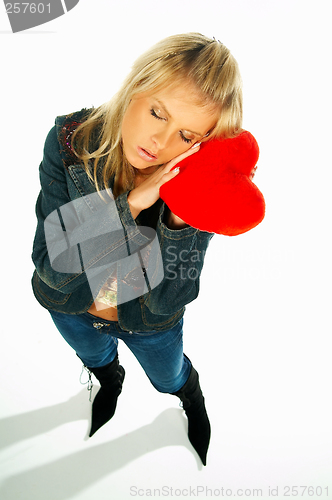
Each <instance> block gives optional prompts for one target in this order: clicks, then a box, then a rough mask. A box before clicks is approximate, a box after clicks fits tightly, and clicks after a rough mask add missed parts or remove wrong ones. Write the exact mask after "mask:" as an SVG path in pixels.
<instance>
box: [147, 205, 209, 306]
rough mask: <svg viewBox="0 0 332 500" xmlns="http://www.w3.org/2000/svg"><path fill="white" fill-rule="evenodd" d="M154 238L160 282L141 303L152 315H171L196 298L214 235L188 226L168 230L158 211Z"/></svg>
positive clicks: (162, 214)
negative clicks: (160, 266)
mask: <svg viewBox="0 0 332 500" xmlns="http://www.w3.org/2000/svg"><path fill="white" fill-rule="evenodd" d="M164 208H165V207H164ZM157 235H158V238H159V241H160V249H161V256H162V260H163V267H164V279H163V280H162V282H161V283H160V284H159V285H158V286H156V287H155V288H154V289H152V290H151V291H150V292H149V293H148V294H147V295H146V296H145V301H144V303H145V305H146V306H147V307H148V309H149V310H150V311H151V312H152V313H153V314H171V313H175V312H177V311H179V310H180V309H182V308H183V307H184V306H185V305H186V304H189V302H192V301H193V300H195V299H196V298H197V296H198V292H199V282H200V275H201V271H202V268H203V264H204V257H205V253H206V250H207V247H208V245H209V243H210V241H211V238H212V237H213V235H214V233H208V232H205V231H200V230H199V229H195V228H193V227H191V226H188V227H185V228H184V229H180V230H172V229H169V228H168V227H167V226H166V224H165V222H164V209H162V210H161V215H160V218H159V221H158V225H157Z"/></svg>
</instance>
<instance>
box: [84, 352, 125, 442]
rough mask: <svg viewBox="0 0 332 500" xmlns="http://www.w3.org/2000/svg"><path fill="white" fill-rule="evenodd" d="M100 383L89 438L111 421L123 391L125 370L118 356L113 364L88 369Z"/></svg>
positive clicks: (93, 405) (93, 406) (93, 404)
mask: <svg viewBox="0 0 332 500" xmlns="http://www.w3.org/2000/svg"><path fill="white" fill-rule="evenodd" d="M88 370H90V371H91V372H92V373H93V374H94V375H95V377H96V378H97V379H98V380H99V382H100V386H101V387H100V389H99V391H98V392H97V394H96V397H95V399H94V401H93V403H92V421H91V429H90V434H89V437H91V436H93V434H94V433H95V432H96V431H97V430H98V429H100V427H102V426H103V425H104V424H106V422H108V421H109V420H111V418H112V417H113V415H114V413H115V409H116V404H117V400H118V397H119V395H120V394H121V391H122V383H123V379H124V377H125V370H124V368H123V367H122V366H121V365H120V364H119V359H118V355H116V357H115V358H114V360H113V361H111V363H109V364H108V365H105V366H101V367H100V368H88Z"/></svg>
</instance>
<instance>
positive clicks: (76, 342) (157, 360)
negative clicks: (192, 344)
mask: <svg viewBox="0 0 332 500" xmlns="http://www.w3.org/2000/svg"><path fill="white" fill-rule="evenodd" d="M49 312H50V314H51V316H52V319H53V321H54V323H55V326H56V327H57V329H58V330H59V332H60V333H61V335H62V336H63V338H64V339H65V340H66V341H67V343H68V344H69V345H70V346H71V347H72V348H73V349H74V350H75V351H76V354H77V355H78V357H79V358H80V359H81V360H82V361H83V363H84V364H85V366H87V367H89V368H97V367H101V366H104V365H107V364H108V363H110V362H111V361H113V359H114V358H115V356H116V354H117V347H118V340H119V339H120V340H122V341H123V342H124V343H125V344H126V345H127V346H128V347H129V349H130V350H131V352H132V353H133V354H134V356H135V357H136V358H137V360H138V361H139V363H140V364H141V366H142V368H143V370H144V371H145V373H146V375H147V376H148V377H149V379H150V382H151V383H152V385H153V386H154V387H155V388H156V389H157V390H158V391H159V392H168V393H173V392H176V391H178V390H179V389H181V387H183V385H184V384H185V383H186V381H187V379H188V377H189V373H190V369H191V363H190V361H189V359H188V358H187V357H186V356H184V355H183V338H182V337H183V333H182V327H183V320H180V321H179V323H177V324H176V325H175V326H174V327H173V328H171V329H170V330H166V331H160V332H159V331H151V332H140V333H135V332H133V333H129V332H127V331H124V330H122V329H121V328H120V326H119V324H118V322H116V321H107V320H104V319H102V318H98V317H97V316H94V315H92V314H90V313H83V314H64V313H60V312H57V311H49Z"/></svg>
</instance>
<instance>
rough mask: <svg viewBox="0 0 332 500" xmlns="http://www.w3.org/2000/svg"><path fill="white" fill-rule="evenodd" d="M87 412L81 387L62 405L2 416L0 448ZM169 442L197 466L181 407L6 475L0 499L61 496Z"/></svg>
mask: <svg viewBox="0 0 332 500" xmlns="http://www.w3.org/2000/svg"><path fill="white" fill-rule="evenodd" d="M86 415H87V405H86V391H85V390H83V391H81V392H80V393H79V394H78V395H77V396H75V397H73V398H71V399H70V400H69V401H67V402H65V403H60V404H58V405H54V406H51V407H48V408H42V409H39V410H35V411H32V412H28V413H26V414H22V415H17V416H14V417H9V418H5V419H2V420H0V435H1V447H5V446H10V445H12V444H14V443H16V442H20V441H23V440H24V439H28V438H31V437H34V436H38V435H41V434H44V433H46V432H49V431H51V430H52V429H54V428H56V427H58V426H60V425H63V424H65V423H68V422H73V421H76V420H81V419H86ZM168 446H183V447H185V448H187V449H188V450H189V451H190V452H191V453H193V454H194V456H195V458H196V461H197V468H198V469H200V470H201V469H202V464H201V463H200V460H199V458H198V456H197V455H196V452H195V451H194V450H193V448H192V447H191V445H190V443H189V441H188V438H187V420H186V417H185V416H184V412H183V410H181V409H176V408H170V409H167V410H165V411H163V412H162V413H161V414H160V415H159V416H158V417H157V418H156V419H155V420H154V421H153V422H152V423H150V424H148V425H145V426H143V427H141V428H139V429H136V430H134V431H132V432H130V433H128V434H125V435H124V436H121V437H118V438H116V439H114V440H112V441H109V442H107V443H103V444H99V445H96V446H93V447H91V446H89V448H87V449H86V450H83V451H78V452H75V453H73V454H71V455H68V456H66V457H63V458H60V459H57V460H55V461H53V462H50V463H46V464H44V465H41V466H38V467H35V468H33V469H30V470H27V471H25V472H20V473H18V474H16V475H12V476H11V477H8V478H7V479H5V480H4V481H3V483H2V486H1V488H0V498H8V499H9V498H10V499H12V498H13V499H14V498H27V497H26V496H25V495H27V494H33V498H34V500H45V499H46V498H47V500H65V499H68V498H71V497H72V496H74V495H76V494H78V493H79V492H81V491H84V490H85V489H86V488H89V487H90V486H91V485H93V484H94V483H95V482H97V481H99V480H101V479H103V478H104V477H106V476H108V475H110V474H112V472H114V471H117V470H119V469H121V468H122V467H125V466H126V465H127V464H129V463H130V462H132V461H134V460H136V459H137V458H139V457H141V456H143V455H145V454H147V453H150V452H152V451H154V450H158V449H161V448H164V447H168ZM22 495H23V496H22Z"/></svg>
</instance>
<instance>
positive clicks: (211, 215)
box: [160, 131, 265, 236]
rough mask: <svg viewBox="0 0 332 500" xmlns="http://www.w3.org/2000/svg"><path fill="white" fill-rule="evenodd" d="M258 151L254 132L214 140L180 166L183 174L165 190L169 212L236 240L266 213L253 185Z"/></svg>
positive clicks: (192, 224) (204, 144)
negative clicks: (233, 237) (236, 236)
mask: <svg viewBox="0 0 332 500" xmlns="http://www.w3.org/2000/svg"><path fill="white" fill-rule="evenodd" d="M258 156H259V149H258V144H257V142H256V139H255V138H254V137H253V135H252V134H250V132H247V131H243V132H241V133H240V134H239V135H238V136H236V137H234V138H231V139H222V140H220V139H211V140H210V141H207V142H205V143H203V144H202V145H201V148H200V150H199V151H198V152H197V153H195V154H193V155H191V156H189V157H188V158H186V159H185V160H182V161H181V162H180V163H178V164H177V165H176V166H177V167H180V173H179V174H178V175H177V176H176V177H174V178H173V179H172V180H170V181H169V182H166V184H163V185H162V186H161V188H160V197H161V198H162V199H163V200H164V202H165V203H166V205H167V206H168V207H169V208H170V210H171V211H172V212H173V213H174V214H175V215H177V216H178V217H180V218H181V219H183V220H184V221H185V222H186V223H187V224H189V225H190V226H193V227H196V228H198V229H201V230H202V231H208V232H211V233H218V234H225V235H228V236H235V235H237V234H241V233H245V232H246V231H249V230H250V229H252V228H253V227H255V226H257V225H258V224H259V223H260V222H261V221H262V220H263V218H264V215H265V201H264V197H263V195H262V193H261V192H260V191H259V189H258V188H257V186H255V184H254V183H253V182H252V180H251V179H252V178H253V176H254V172H255V167H256V163H257V160H258Z"/></svg>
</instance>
